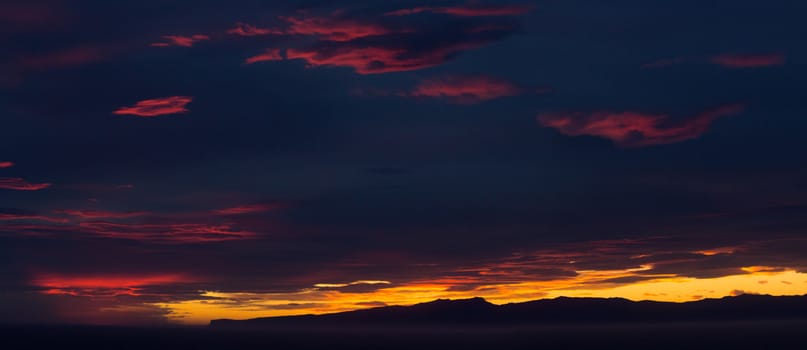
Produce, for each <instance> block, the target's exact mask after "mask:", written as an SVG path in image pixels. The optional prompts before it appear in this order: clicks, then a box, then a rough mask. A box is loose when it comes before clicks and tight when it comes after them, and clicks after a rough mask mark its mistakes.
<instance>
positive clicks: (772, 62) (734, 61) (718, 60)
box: [711, 53, 785, 68]
mask: <svg viewBox="0 0 807 350" xmlns="http://www.w3.org/2000/svg"><path fill="white" fill-rule="evenodd" d="M711 61H712V63H714V64H718V65H721V66H723V67H728V68H757V67H770V66H780V65H783V64H785V55H783V54H779V53H767V54H747V55H738V54H723V55H718V56H714V57H712V59H711Z"/></svg>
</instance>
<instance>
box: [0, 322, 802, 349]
mask: <svg viewBox="0 0 807 350" xmlns="http://www.w3.org/2000/svg"><path fill="white" fill-rule="evenodd" d="M0 349H114V350H117V349H221V350H229V349H233V350H237V349H279V350H285V349H289V350H294V349H496V350H498V349H506V350H510V349H651V350H652V349H676V350H687V349H712V350H718V349H807V321H771V322H737V323H731V322H724V323H689V324H683V323H678V324H640V325H637V324H633V325H597V326H558V327H554V326H537V327H520V328H462V329H458V328H440V329H436V328H430V329H429V328H419V329H379V328H374V329H364V330H359V329H345V330H334V329H331V330H299V329H298V330H285V331H281V330H260V331H259V330H248V331H247V330H244V331H239V330H214V329H208V328H204V327H200V328H123V327H95V326H3V327H0Z"/></svg>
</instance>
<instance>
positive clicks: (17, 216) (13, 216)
mask: <svg viewBox="0 0 807 350" xmlns="http://www.w3.org/2000/svg"><path fill="white" fill-rule="evenodd" d="M17 220H33V221H45V222H57V223H66V222H68V220H67V219H62V218H53V217H50V216H45V215H37V214H21V213H0V221H17Z"/></svg>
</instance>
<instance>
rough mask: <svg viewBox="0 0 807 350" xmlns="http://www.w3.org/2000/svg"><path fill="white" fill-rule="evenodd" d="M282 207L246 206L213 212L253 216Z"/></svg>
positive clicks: (267, 205) (268, 205)
mask: <svg viewBox="0 0 807 350" xmlns="http://www.w3.org/2000/svg"><path fill="white" fill-rule="evenodd" d="M282 207H283V206H282V205H280V204H247V205H239V206H237V207H232V208H225V209H218V210H214V211H213V212H214V213H216V214H219V215H241V214H255V213H263V212H267V211H272V210H276V209H280V208H282Z"/></svg>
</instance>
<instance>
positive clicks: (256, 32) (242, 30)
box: [227, 22, 283, 36]
mask: <svg viewBox="0 0 807 350" xmlns="http://www.w3.org/2000/svg"><path fill="white" fill-rule="evenodd" d="M227 34H232V35H240V36H261V35H269V34H283V32H282V31H278V30H274V29H269V28H259V27H256V26H253V25H251V24H247V23H243V22H238V23H236V24H235V27H234V28H232V29H228V30H227Z"/></svg>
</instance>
